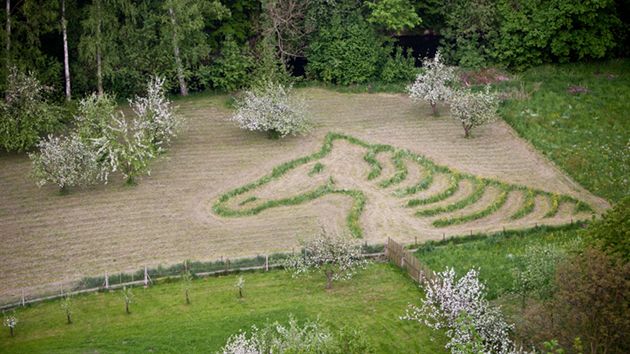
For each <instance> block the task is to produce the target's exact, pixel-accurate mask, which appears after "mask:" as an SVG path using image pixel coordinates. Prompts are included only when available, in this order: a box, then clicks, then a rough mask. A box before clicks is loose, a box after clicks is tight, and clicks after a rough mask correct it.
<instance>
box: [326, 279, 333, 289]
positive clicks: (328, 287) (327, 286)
mask: <svg viewBox="0 0 630 354" xmlns="http://www.w3.org/2000/svg"><path fill="white" fill-rule="evenodd" d="M331 281H332V277H331V276H326V290H330V282H331Z"/></svg>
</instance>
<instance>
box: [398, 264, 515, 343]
mask: <svg viewBox="0 0 630 354" xmlns="http://www.w3.org/2000/svg"><path fill="white" fill-rule="evenodd" d="M438 276H439V278H438V279H434V280H432V281H431V282H430V283H429V285H428V286H427V287H425V293H426V299H424V300H422V303H423V305H422V307H420V308H418V307H416V306H413V305H412V306H410V309H408V310H407V314H406V316H404V317H403V318H405V319H408V320H416V321H419V322H422V323H425V324H426V325H427V326H429V327H431V328H433V329H435V330H438V329H441V328H447V329H448V331H447V332H446V334H447V335H448V336H449V338H451V341H450V342H449V343H447V344H446V347H447V348H450V349H451V353H453V354H463V353H466V351H465V350H466V348H468V347H469V344H474V346H475V347H477V346H479V345H482V346H483V352H484V353H497V354H503V353H512V352H514V344H513V343H512V341H511V340H510V338H509V333H508V332H509V331H510V330H512V328H513V325H508V324H507V323H506V322H505V320H504V319H503V317H502V316H501V313H500V308H495V307H490V304H489V303H488V300H486V299H485V296H486V292H485V286H484V285H483V284H482V283H480V282H479V279H478V274H477V271H476V270H474V269H471V270H470V271H469V272H468V273H467V274H466V275H465V276H463V277H462V278H461V279H459V280H457V279H456V277H455V270H454V269H453V268H451V269H448V268H447V269H446V271H444V272H441V273H438ZM440 279H441V280H440ZM477 336H478V337H479V338H480V340H478V339H476V338H477Z"/></svg>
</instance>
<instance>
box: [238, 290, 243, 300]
mask: <svg viewBox="0 0 630 354" xmlns="http://www.w3.org/2000/svg"><path fill="white" fill-rule="evenodd" d="M238 297H241V298H242V297H243V289H241V288H238Z"/></svg>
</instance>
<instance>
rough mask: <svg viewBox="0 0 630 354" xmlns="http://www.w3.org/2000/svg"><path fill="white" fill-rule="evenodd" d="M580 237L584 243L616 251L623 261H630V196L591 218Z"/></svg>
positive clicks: (605, 250)
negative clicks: (598, 216) (599, 217)
mask: <svg viewBox="0 0 630 354" xmlns="http://www.w3.org/2000/svg"><path fill="white" fill-rule="evenodd" d="M582 238H583V240H584V242H585V243H586V244H590V245H593V246H598V247H599V248H600V249H601V250H602V251H604V252H607V253H610V254H614V253H616V254H618V255H619V256H620V257H621V259H623V261H624V262H626V263H627V262H630V197H625V198H624V199H622V200H621V201H619V203H617V204H616V205H615V206H614V207H612V209H608V210H607V211H606V213H604V214H603V215H602V218H601V219H599V220H597V219H593V221H592V222H591V224H590V225H589V226H588V227H587V228H586V230H584V232H583V233H582Z"/></svg>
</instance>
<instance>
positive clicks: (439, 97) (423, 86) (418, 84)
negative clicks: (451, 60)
mask: <svg viewBox="0 0 630 354" xmlns="http://www.w3.org/2000/svg"><path fill="white" fill-rule="evenodd" d="M455 70H456V69H455V67H452V66H447V65H446V64H444V62H443V60H442V54H440V52H439V51H438V52H437V53H435V57H434V58H433V59H429V58H424V60H423V61H422V72H421V73H420V74H418V77H416V81H415V82H414V83H413V84H412V85H409V86H407V88H406V90H407V92H409V97H410V98H411V99H412V100H413V101H414V102H418V101H428V102H429V104H430V105H431V107H432V108H433V115H434V116H435V109H436V105H437V102H438V101H445V100H449V99H450V98H451V97H452V96H453V88H452V86H453V84H454V83H455V81H456V80H457V75H456V72H455Z"/></svg>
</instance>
